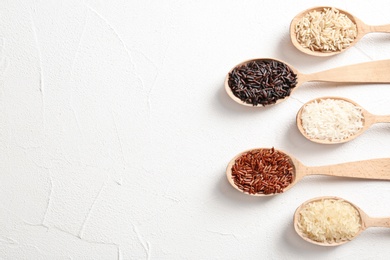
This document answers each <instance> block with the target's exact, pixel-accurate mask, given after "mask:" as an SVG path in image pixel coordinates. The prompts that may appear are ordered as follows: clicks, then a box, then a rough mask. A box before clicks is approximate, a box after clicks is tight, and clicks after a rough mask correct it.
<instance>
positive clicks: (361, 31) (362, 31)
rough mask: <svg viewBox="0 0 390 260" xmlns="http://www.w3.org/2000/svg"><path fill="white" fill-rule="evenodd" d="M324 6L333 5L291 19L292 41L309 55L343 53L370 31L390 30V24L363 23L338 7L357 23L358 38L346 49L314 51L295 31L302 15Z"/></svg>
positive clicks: (308, 10)
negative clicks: (302, 42)
mask: <svg viewBox="0 0 390 260" xmlns="http://www.w3.org/2000/svg"><path fill="white" fill-rule="evenodd" d="M324 8H330V9H331V8H332V7H329V6H319V7H314V8H309V9H307V10H305V11H303V12H301V13H299V14H298V15H296V16H295V17H294V19H293V20H292V21H291V24H290V38H291V42H292V43H293V45H294V46H295V47H296V48H297V49H298V50H300V51H301V52H303V53H306V54H309V55H313V56H319V57H326V56H332V55H336V54H338V53H341V52H343V51H345V50H347V49H349V48H351V47H352V46H354V45H355V44H356V43H357V42H358V41H359V40H360V39H361V38H362V37H363V36H364V35H366V34H368V33H373V32H382V33H386V32H387V33H388V32H390V24H386V25H376V26H373V25H367V24H365V23H363V22H362V21H361V20H360V19H358V18H357V17H355V16H353V15H352V14H350V13H348V12H346V11H344V10H341V9H338V8H336V9H337V10H339V11H340V13H343V14H345V15H346V16H347V17H348V18H349V19H351V21H352V22H353V23H355V24H356V28H357V35H356V38H355V40H354V41H353V42H352V43H351V44H350V46H349V47H348V48H345V49H342V50H340V51H332V52H321V51H312V50H310V49H308V48H305V47H303V46H302V45H301V44H300V43H299V42H298V41H297V37H296V33H295V26H296V25H297V23H298V22H299V21H300V20H301V19H302V17H304V16H305V15H306V14H307V13H309V12H312V11H319V12H321V11H322V10H324Z"/></svg>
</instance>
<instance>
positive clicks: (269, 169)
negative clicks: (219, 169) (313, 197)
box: [231, 148, 294, 194]
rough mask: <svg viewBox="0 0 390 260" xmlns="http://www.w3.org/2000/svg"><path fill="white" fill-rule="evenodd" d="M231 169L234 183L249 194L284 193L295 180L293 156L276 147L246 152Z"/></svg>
mask: <svg viewBox="0 0 390 260" xmlns="http://www.w3.org/2000/svg"><path fill="white" fill-rule="evenodd" d="M231 170H232V178H233V181H234V184H235V185H236V186H237V187H238V188H239V189H240V190H242V191H244V192H246V193H249V194H274V193H282V192H283V190H284V189H285V188H286V187H288V186H289V185H290V184H291V183H292V182H293V181H294V165H293V162H292V161H291V158H290V157H289V156H288V155H286V154H284V153H282V152H280V151H278V150H275V149H274V148H271V149H254V150H251V151H248V152H245V153H244V154H242V155H241V156H239V157H238V158H237V159H236V160H235V162H234V164H233V166H232V169H231Z"/></svg>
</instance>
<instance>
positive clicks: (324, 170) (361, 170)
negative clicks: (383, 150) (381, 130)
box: [226, 148, 390, 196]
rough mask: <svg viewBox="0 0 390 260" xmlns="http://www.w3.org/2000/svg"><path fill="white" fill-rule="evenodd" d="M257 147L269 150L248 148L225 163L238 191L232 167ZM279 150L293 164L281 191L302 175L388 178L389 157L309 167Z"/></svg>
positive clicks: (229, 176)
mask: <svg viewBox="0 0 390 260" xmlns="http://www.w3.org/2000/svg"><path fill="white" fill-rule="evenodd" d="M257 149H267V150H269V148H255V149H249V150H246V151H243V152H241V153H239V154H237V155H236V156H235V157H234V158H233V159H232V160H231V161H230V162H229V163H228V165H227V168H226V176H227V179H228V181H229V183H230V184H231V185H232V186H233V187H234V188H235V189H237V190H238V191H241V192H244V191H243V190H242V189H240V188H239V187H238V186H237V185H236V184H235V183H234V179H233V176H232V167H233V165H234V164H235V161H236V159H237V158H239V157H240V156H241V155H243V154H244V153H247V152H249V151H252V150H257ZM279 152H281V153H283V154H285V155H286V156H288V157H289V158H290V160H291V163H292V165H293V181H292V182H291V184H290V185H289V186H287V187H286V188H285V189H284V190H283V192H285V191H287V190H289V189H290V188H292V187H293V186H294V185H295V184H296V183H297V182H298V181H300V180H301V179H302V178H303V177H305V176H307V175H328V176H337V177H350V178H361V179H375V180H390V171H389V169H390V158H378V159H370V160H363V161H356V162H347V163H340V164H334V165H325V166H314V167H309V166H305V165H303V164H302V163H301V162H300V161H298V160H297V159H295V158H294V157H292V156H290V155H289V154H287V153H285V152H283V151H281V150H279ZM244 193H245V194H248V195H252V196H271V195H277V194H279V193H272V194H263V193H255V194H249V193H246V192H244Z"/></svg>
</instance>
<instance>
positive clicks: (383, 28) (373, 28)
mask: <svg viewBox="0 0 390 260" xmlns="http://www.w3.org/2000/svg"><path fill="white" fill-rule="evenodd" d="M367 32H383V33H388V32H390V24H384V25H368V26H367Z"/></svg>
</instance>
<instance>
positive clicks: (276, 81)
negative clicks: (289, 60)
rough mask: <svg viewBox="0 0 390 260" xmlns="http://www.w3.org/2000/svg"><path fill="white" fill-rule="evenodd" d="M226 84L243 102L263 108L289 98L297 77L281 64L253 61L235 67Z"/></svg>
mask: <svg viewBox="0 0 390 260" xmlns="http://www.w3.org/2000/svg"><path fill="white" fill-rule="evenodd" d="M228 84H229V87H230V89H231V90H232V92H233V94H234V95H235V96H236V97H238V98H239V99H240V100H242V101H243V102H245V103H248V104H252V105H253V106H257V105H259V104H260V105H263V106H265V105H270V104H274V103H275V102H276V101H277V100H278V99H283V98H285V97H287V96H289V95H290V93H291V89H292V88H294V87H295V86H296V84H297V75H296V74H294V72H293V71H292V70H291V68H290V67H289V66H287V65H286V64H284V63H282V62H279V61H276V60H254V61H250V62H247V63H245V64H243V65H240V66H237V67H235V68H234V69H233V70H232V71H231V73H229V79H228Z"/></svg>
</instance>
